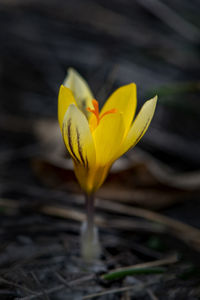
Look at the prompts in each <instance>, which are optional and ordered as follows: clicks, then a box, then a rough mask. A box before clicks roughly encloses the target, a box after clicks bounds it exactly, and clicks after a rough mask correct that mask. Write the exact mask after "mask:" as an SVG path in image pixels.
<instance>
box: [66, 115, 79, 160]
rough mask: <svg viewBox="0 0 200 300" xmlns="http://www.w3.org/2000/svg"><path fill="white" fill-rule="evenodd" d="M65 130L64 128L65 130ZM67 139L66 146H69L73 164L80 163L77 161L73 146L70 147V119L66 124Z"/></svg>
mask: <svg viewBox="0 0 200 300" xmlns="http://www.w3.org/2000/svg"><path fill="white" fill-rule="evenodd" d="M65 129H66V128H65ZM67 137H68V144H69V148H70V151H71V154H72V157H73V159H74V160H75V162H77V163H80V160H79V159H78V157H77V156H76V154H75V152H74V149H73V146H72V136H71V119H69V120H68V122H67Z"/></svg>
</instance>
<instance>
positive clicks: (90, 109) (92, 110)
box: [87, 99, 117, 126]
mask: <svg viewBox="0 0 200 300" xmlns="http://www.w3.org/2000/svg"><path fill="white" fill-rule="evenodd" d="M92 104H93V107H94V109H92V108H90V107H88V108H87V110H88V111H89V112H91V113H93V114H94V115H95V117H96V120H97V126H98V125H99V122H100V121H101V120H102V118H103V117H105V116H106V115H108V114H114V113H116V112H117V110H116V109H115V108H113V109H110V110H107V111H105V112H104V113H103V114H102V115H101V116H100V115H99V103H98V101H97V100H95V99H93V100H92Z"/></svg>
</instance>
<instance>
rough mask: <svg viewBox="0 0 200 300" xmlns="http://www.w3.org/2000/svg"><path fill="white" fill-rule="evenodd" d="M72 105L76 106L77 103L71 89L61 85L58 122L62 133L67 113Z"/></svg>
mask: <svg viewBox="0 0 200 300" xmlns="http://www.w3.org/2000/svg"><path fill="white" fill-rule="evenodd" d="M72 103H74V104H75V103H76V102H75V99H74V96H73V94H72V92H71V91H70V89H68V88H66V87H65V86H63V85H61V87H60V90H59V94H58V121H59V125H60V129H61V132H62V124H63V119H64V116H65V113H66V111H67V109H68V107H69V105H70V104H72Z"/></svg>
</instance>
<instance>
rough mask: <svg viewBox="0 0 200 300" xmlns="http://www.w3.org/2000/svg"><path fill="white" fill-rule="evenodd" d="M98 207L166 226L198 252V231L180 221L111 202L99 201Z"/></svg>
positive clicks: (199, 244)
mask: <svg viewBox="0 0 200 300" xmlns="http://www.w3.org/2000/svg"><path fill="white" fill-rule="evenodd" d="M98 206H99V207H101V208H104V209H106V210H109V211H112V212H118V213H122V214H126V215H128V216H136V217H140V218H143V219H147V220H150V221H152V222H156V223H160V224H162V225H164V226H166V227H167V229H168V231H169V232H170V233H171V234H173V235H175V236H176V237H177V238H179V239H181V240H183V241H184V242H185V243H187V244H189V245H190V246H192V247H193V248H195V249H196V250H198V251H200V230H199V229H197V228H194V227H193V226H190V225H187V224H185V223H183V222H181V221H177V220H174V219H172V218H170V217H167V216H164V215H161V214H159V213H157V212H154V211H150V210H147V209H143V208H137V207H132V206H129V205H124V204H119V203H114V202H111V201H104V200H101V201H99V203H98Z"/></svg>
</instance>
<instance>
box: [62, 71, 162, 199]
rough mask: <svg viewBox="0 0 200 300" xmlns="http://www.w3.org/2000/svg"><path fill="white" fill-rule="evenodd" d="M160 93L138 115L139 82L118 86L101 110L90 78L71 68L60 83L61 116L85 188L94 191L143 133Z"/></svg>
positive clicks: (76, 169) (77, 174) (67, 143)
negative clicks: (89, 82)
mask: <svg viewBox="0 0 200 300" xmlns="http://www.w3.org/2000/svg"><path fill="white" fill-rule="evenodd" d="M156 102H157V96H155V97H154V98H152V99H151V100H148V101H146V102H145V103H144V105H143V106H142V108H141V110H140V112H139V113H138V115H137V116H136V117H135V111H136V105H137V97H136V85H135V83H130V84H128V85H124V86H122V87H120V88H118V89H117V90H116V91H115V92H114V93H113V94H112V95H111V96H110V97H109V98H108V100H107V101H106V102H105V104H104V106H103V108H102V109H101V111H99V105H98V102H97V101H96V100H95V99H94V96H93V94H92V92H91V90H90V88H89V86H88V84H87V83H86V81H85V80H84V79H83V78H82V77H81V76H80V75H79V74H78V72H76V71H75V70H74V69H72V68H70V69H69V71H68V76H67V78H66V79H65V81H64V83H63V85H61V87H60V91H59V96H58V120H59V124H60V129H61V132H62V136H63V139H64V142H65V145H66V147H67V149H68V151H69V153H70V155H71V157H72V159H73V162H74V170H75V174H76V177H77V179H78V181H79V183H80V185H81V187H82V189H83V190H84V191H85V192H86V193H87V194H88V195H90V194H93V193H94V192H95V191H96V190H97V189H99V187H100V186H101V185H102V183H103V182H104V180H105V178H106V176H107V174H108V171H109V169H110V168H111V166H112V164H113V163H114V161H115V160H116V159H118V158H119V157H120V156H121V155H123V154H124V153H125V152H127V151H128V150H129V149H130V148H132V147H134V146H135V145H136V144H137V143H138V142H139V140H140V139H141V138H142V137H143V135H144V134H145V132H146V130H147V129H148V127H149V124H150V122H151V120H152V117H153V115H154V111H155V107H156Z"/></svg>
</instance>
